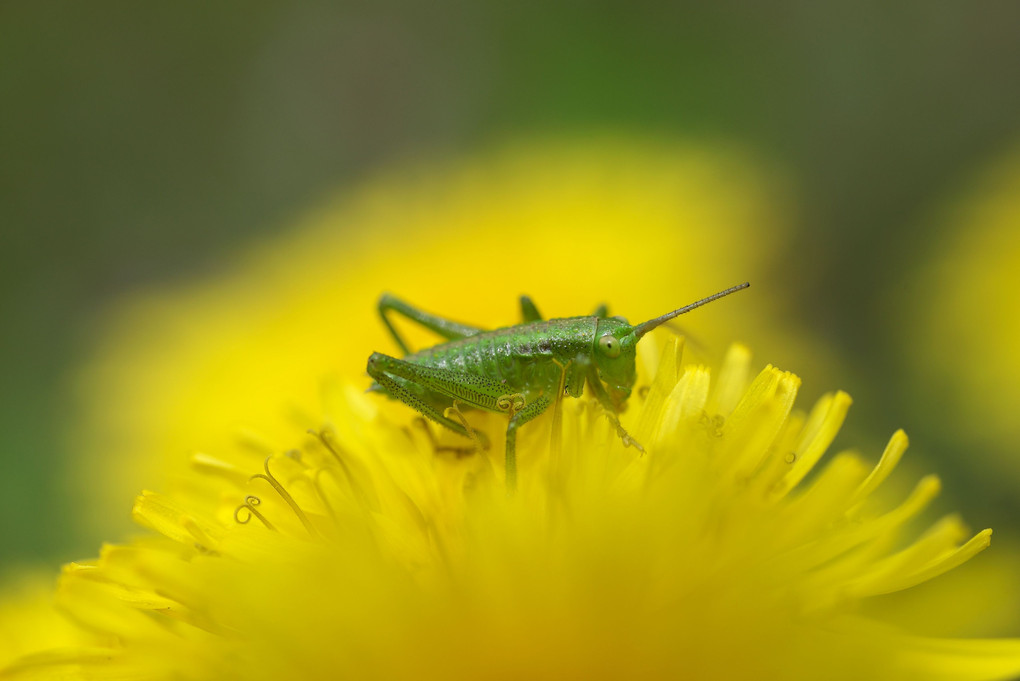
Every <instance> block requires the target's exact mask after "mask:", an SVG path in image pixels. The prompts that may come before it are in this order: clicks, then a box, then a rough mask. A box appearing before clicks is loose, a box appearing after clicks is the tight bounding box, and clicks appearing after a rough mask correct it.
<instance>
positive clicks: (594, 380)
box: [588, 368, 645, 454]
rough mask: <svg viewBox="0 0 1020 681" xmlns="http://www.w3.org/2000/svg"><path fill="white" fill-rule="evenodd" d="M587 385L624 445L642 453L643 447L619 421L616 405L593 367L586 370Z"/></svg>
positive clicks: (643, 451)
mask: <svg viewBox="0 0 1020 681" xmlns="http://www.w3.org/2000/svg"><path fill="white" fill-rule="evenodd" d="M588 386H589V387H590V388H591V391H592V392H593V393H595V399H597V400H598V402H599V404H600V405H601V406H602V409H603V411H605V414H606V417H607V418H608V419H609V422H610V423H612V424H613V427H614V428H616V434H617V435H619V436H620V439H621V440H622V441H623V446H624V447H634V448H635V449H637V450H638V451H639V452H641V453H642V454H644V453H645V448H644V447H642V446H641V443H640V442H638V441H637V440H635V439H634V438H632V437H631V436H630V434H629V433H628V432H627V430H626V429H625V428H624V427H623V424H621V423H620V417H619V416H617V415H616V405H614V404H613V400H612V399H611V398H610V397H609V393H607V392H606V388H605V386H604V385H602V381H601V379H599V375H598V371H597V370H595V369H594V368H592V369H589V372H588Z"/></svg>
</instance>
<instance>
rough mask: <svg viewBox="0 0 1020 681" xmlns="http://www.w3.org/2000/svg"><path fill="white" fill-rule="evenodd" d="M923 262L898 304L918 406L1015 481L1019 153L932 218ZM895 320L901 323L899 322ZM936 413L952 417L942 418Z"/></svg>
mask: <svg viewBox="0 0 1020 681" xmlns="http://www.w3.org/2000/svg"><path fill="white" fill-rule="evenodd" d="M937 220H938V222H939V227H940V231H939V232H938V233H936V235H935V237H934V238H933V239H932V242H931V243H930V244H927V245H926V246H925V250H926V251H927V252H928V253H930V257H928V258H926V259H925V261H924V267H923V268H922V270H921V271H919V272H916V273H913V275H912V278H911V279H910V280H909V281H908V282H907V285H906V286H904V290H905V291H906V292H907V295H908V296H909V298H904V299H901V300H900V301H899V302H900V303H901V304H902V306H903V308H904V310H905V316H906V317H907V319H908V320H909V322H910V323H908V324H905V325H904V327H905V328H906V329H909V331H908V332H907V333H905V334H902V338H903V343H902V347H903V348H904V353H903V355H904V358H905V359H906V360H907V362H908V366H911V367H913V369H914V370H915V371H916V372H917V376H918V380H917V381H916V383H917V385H918V386H919V387H920V388H921V390H922V391H923V392H922V394H919V395H918V396H917V397H918V402H919V404H920V406H921V408H922V409H924V410H925V411H926V412H928V413H930V414H932V415H936V419H935V420H934V422H935V425H942V426H943V431H944V432H945V433H946V434H947V436H948V437H950V438H953V439H954V440H956V441H958V442H966V443H968V446H969V447H975V448H977V449H979V450H980V451H985V452H997V453H998V454H999V456H998V457H996V458H991V459H989V463H992V464H993V465H998V466H1000V467H1001V470H1005V471H1008V472H1010V473H1012V474H1013V476H1014V479H1016V478H1017V477H1020V457H1018V456H1017V455H1016V454H1017V450H1018V448H1020V418H1017V408H1018V405H1020V353H1018V352H1017V347H1018V345H1020V315H1018V314H1017V311H1018V310H1020V286H1018V285H1017V272H1018V271H1020V150H1014V151H1012V152H1011V153H1010V154H1008V155H1007V156H1006V157H1005V158H1003V159H1001V160H1000V161H999V162H998V163H996V164H995V165H994V166H993V167H991V168H988V169H986V170H985V171H983V172H982V173H980V174H979V175H978V176H977V177H975V178H974V180H973V181H972V182H971V184H970V186H969V187H968V189H967V190H965V191H964V192H961V195H960V196H958V197H957V199H956V200H955V201H954V202H953V203H951V204H949V205H948V206H947V207H944V208H943V210H942V212H941V214H939V216H938V218H937ZM900 319H902V318H901V317H900ZM945 413H951V414H953V415H954V416H953V418H952V419H951V420H946V419H942V418H941V415H942V414H945Z"/></svg>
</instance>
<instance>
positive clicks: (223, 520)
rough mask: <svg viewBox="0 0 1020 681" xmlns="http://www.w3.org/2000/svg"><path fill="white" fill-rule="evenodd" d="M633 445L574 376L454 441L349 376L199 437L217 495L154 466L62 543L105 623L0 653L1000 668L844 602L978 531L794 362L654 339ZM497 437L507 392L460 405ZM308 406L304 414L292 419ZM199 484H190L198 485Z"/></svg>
mask: <svg viewBox="0 0 1020 681" xmlns="http://www.w3.org/2000/svg"><path fill="white" fill-rule="evenodd" d="M643 345H644V347H642V351H641V357H640V359H641V362H642V365H643V366H644V372H643V374H642V375H644V376H648V377H651V378H649V379H644V380H643V381H642V385H641V386H640V388H639V390H637V391H636V395H635V397H634V398H633V400H632V401H633V404H632V405H631V408H630V409H629V410H628V411H627V412H626V413H625V414H624V423H625V425H626V427H627V428H628V430H629V431H630V432H631V434H632V435H633V436H634V437H635V439H637V440H638V441H639V442H641V443H642V444H643V445H644V446H645V449H646V453H645V454H644V455H641V454H640V453H639V452H638V451H636V450H635V449H634V448H628V447H625V446H624V445H623V443H622V442H621V440H620V438H619V437H618V436H617V433H616V431H615V428H613V427H612V426H611V425H610V424H609V422H608V420H607V419H606V417H605V415H604V414H603V413H602V412H601V411H600V408H599V407H598V406H597V405H596V404H595V403H593V402H591V401H589V400H587V399H580V400H571V399H566V400H564V401H563V402H562V403H561V404H559V405H558V406H557V407H556V409H555V410H554V413H551V414H548V415H547V417H543V418H542V419H540V420H538V421H536V422H534V423H532V424H529V425H528V426H527V427H526V428H525V429H523V430H522V432H521V436H520V439H519V441H518V453H519V460H520V472H519V486H520V487H519V491H518V493H517V494H516V495H515V496H512V497H508V496H507V495H506V491H505V487H504V484H503V480H502V470H501V468H500V466H499V464H498V462H499V460H500V456H499V455H500V452H498V451H495V450H497V449H498V447H494V451H491V452H488V453H487V454H473V455H467V456H462V455H458V454H457V453H454V452H447V451H445V450H444V449H443V447H444V446H445V445H446V444H449V442H448V441H446V440H445V439H444V438H443V437H442V436H440V437H439V440H438V449H437V444H436V443H435V442H434V441H433V437H434V435H435V434H432V433H430V432H429V431H427V430H426V429H425V428H423V427H422V426H421V425H420V424H418V423H417V422H415V421H414V420H413V418H412V415H411V414H409V413H408V411H407V410H406V409H403V408H402V407H401V406H400V405H392V404H389V403H387V402H385V401H384V400H383V398H381V397H380V396H379V395H372V394H365V393H364V392H363V387H364V386H363V385H352V384H349V383H346V382H344V381H338V382H334V383H331V384H329V385H327V386H326V388H325V389H324V391H323V394H324V400H323V410H322V415H321V416H320V417H318V418H317V419H316V420H315V421H312V422H309V421H307V420H305V417H300V416H298V417H295V418H294V421H295V424H294V427H293V430H292V434H291V436H290V437H289V438H287V439H286V440H285V441H278V442H277V441H271V440H267V439H259V438H257V437H255V436H251V437H249V438H247V440H246V441H245V443H244V445H243V446H241V447H238V448H236V449H229V450H224V451H222V452H211V453H206V454H200V455H196V456H195V457H193V459H192V466H193V468H194V472H193V473H192V475H193V476H194V477H202V478H206V479H207V480H210V481H213V480H214V481H216V482H215V485H213V486H212V487H214V488H215V489H216V490H217V494H216V495H215V498H213V499H209V498H207V497H202V496H201V495H204V494H206V492H204V491H203V492H197V491H196V492H194V493H191V494H187V493H180V494H179V495H175V496H165V495H161V494H156V493H151V492H147V493H144V494H142V495H141V496H140V497H139V498H138V499H137V501H136V504H135V507H134V515H135V518H136V520H137V521H139V522H140V523H142V524H144V525H146V526H148V527H150V528H151V529H152V530H153V531H154V532H152V533H151V534H150V535H147V536H145V537H143V538H141V539H139V540H137V541H135V542H133V543H130V544H126V545H120V546H107V547H104V549H103V551H102V552H101V555H100V557H99V558H98V559H97V560H95V561H93V562H88V563H79V564H72V565H70V566H68V567H67V568H66V569H65V573H64V576H63V579H62V583H61V587H60V591H59V599H60V602H61V604H62V606H63V607H64V608H65V609H66V611H67V612H68V613H69V614H70V616H71V617H72V618H73V619H74V620H75V621H77V622H78V623H79V624H80V626H82V627H83V628H85V629H87V630H88V631H90V632H92V633H93V634H94V635H97V636H99V638H100V640H101V641H104V642H103V643H99V644H95V645H90V646H88V647H81V648H79V649H77V650H75V649H65V650H62V651H58V652H54V653H49V654H45V655H42V656H39V657H35V658H27V659H24V660H22V661H20V662H18V663H16V664H15V665H14V666H12V667H10V668H8V669H7V670H6V671H5V672H3V673H0V678H19V679H20V678H88V679H103V678H111V679H112V678H146V679H234V678H236V679H245V680H246V681H252V680H254V679H279V678H301V679H317V678H322V679H333V678H378V679H403V678H408V679H411V678H413V679H461V678H497V679H500V678H505V679H521V678H549V679H562V678H584V679H620V678H696V679H749V678H750V679H819V678H826V679H861V678H875V679H915V678H926V679H941V678H945V679H974V680H978V679H999V678H1008V677H1009V676H1011V675H1013V674H1016V673H1018V672H1020V641H1012V640H1000V641H992V640H975V641H968V640H939V639H929V638H920V637H916V636H912V635H910V634H909V633H906V632H902V631H899V630H897V629H895V628H893V627H891V626H889V625H886V624H882V623H881V622H877V621H873V620H869V619H867V618H864V617H862V616H861V615H860V614H859V610H860V607H861V605H862V604H863V603H864V602H865V601H867V600H869V599H871V598H873V597H875V596H878V595H881V594H885V593H890V592H894V591H897V590H902V589H907V588H909V587H911V586H913V585H916V584H919V583H921V582H924V581H926V580H930V579H932V578H934V577H937V576H938V575H940V574H942V573H944V572H946V571H948V570H951V569H952V568H954V567H955V566H957V565H959V564H960V563H962V562H964V561H966V560H968V559H969V558H970V557H972V556H973V555H974V554H976V553H977V552H978V551H980V550H981V549H983V548H984V547H985V546H987V545H988V541H989V535H990V531H988V530H985V531H983V532H979V533H977V534H974V535H971V534H970V533H969V532H968V531H967V530H966V529H965V528H964V527H963V525H962V524H961V522H960V521H959V519H958V518H956V517H955V516H948V517H946V518H943V519H941V520H938V521H936V522H935V523H934V524H932V525H931V526H930V527H929V528H928V529H927V530H926V531H923V532H921V533H920V534H919V535H917V534H915V533H913V532H910V531H907V529H906V527H907V523H908V522H909V521H911V520H912V519H915V518H917V516H918V514H919V513H920V512H921V511H922V510H923V509H924V508H925V506H926V505H927V504H928V502H930V501H931V499H932V498H933V497H934V496H935V494H936V493H937V491H938V487H939V485H938V481H937V480H936V479H935V478H932V477H928V478H924V479H922V480H921V481H920V482H919V483H918V484H917V485H916V487H915V488H914V491H913V492H911V493H909V494H907V495H906V497H905V498H902V499H899V500H895V501H894V502H892V503H885V502H883V501H881V500H880V498H881V497H882V494H881V490H882V488H883V483H885V482H886V480H887V478H888V476H889V475H890V473H891V472H892V471H893V469H894V468H895V466H896V464H897V462H898V461H899V459H900V457H901V456H902V454H903V452H904V450H905V449H906V446H907V440H906V437H905V436H904V435H903V433H902V432H898V433H896V434H895V435H894V436H893V437H892V438H891V440H890V441H889V444H888V446H887V447H886V449H885V451H884V453H882V455H881V457H880V459H879V460H878V462H877V464H875V465H870V464H866V463H865V462H864V460H863V459H862V458H861V457H860V456H858V455H857V454H854V453H852V452H841V453H837V454H835V455H829V456H826V452H827V450H828V449H829V448H830V445H831V444H832V442H833V440H834V438H835V437H836V435H837V433H838V431H839V429H840V426H841V424H842V422H843V419H844V417H845V415H846V413H847V410H848V408H849V406H850V399H849V397H847V395H845V394H844V393H840V392H837V393H833V394H829V395H826V396H824V397H823V398H822V399H820V400H819V401H818V402H817V403H816V404H815V405H814V406H813V407H812V408H811V409H810V410H809V411H808V412H806V413H802V412H800V411H798V410H797V409H796V408H795V406H794V401H795V398H796V396H797V392H798V389H799V387H800V381H799V379H798V378H797V377H796V376H795V375H793V374H791V373H788V372H785V371H781V370H779V369H776V368H774V367H772V366H768V367H766V368H765V369H764V370H762V371H761V372H759V373H758V374H757V375H756V376H753V375H752V372H751V370H750V367H751V362H750V355H749V352H748V351H747V350H746V349H745V348H743V347H741V346H734V347H733V348H731V350H730V352H729V353H728V355H727V357H726V359H725V361H724V362H723V364H722V366H721V368H720V369H719V371H718V372H717V373H716V374H714V375H713V373H712V372H711V371H710V370H709V369H708V368H706V367H704V366H701V365H699V364H694V363H685V362H684V361H683V357H682V352H681V345H680V344H678V343H675V342H673V343H667V344H666V345H665V346H664V347H663V348H662V349H661V352H659V351H658V350H657V349H656V348H654V347H653V346H652V345H651V344H650V343H649V344H643ZM470 419H471V421H472V424H473V425H474V426H476V427H478V428H481V429H483V430H486V431H487V432H488V434H489V435H490V436H491V439H492V440H493V442H496V443H498V442H500V441H501V440H500V434H501V430H502V429H504V428H505V419H503V418H500V417H498V416H495V415H491V416H484V415H478V414H471V415H470ZM309 426H311V427H312V430H311V432H307V431H306V429H307V428H308V427H309ZM196 489H197V488H196Z"/></svg>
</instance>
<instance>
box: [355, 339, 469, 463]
mask: <svg viewBox="0 0 1020 681" xmlns="http://www.w3.org/2000/svg"><path fill="white" fill-rule="evenodd" d="M393 362H399V360H396V359H394V358H393V357H389V356H388V355H383V354H381V353H373V355H372V356H371V357H370V358H369V361H368V367H367V369H368V375H369V376H371V377H372V378H373V379H374V380H375V382H376V383H378V384H379V386H380V388H381V389H382V390H383V391H385V392H386V394H388V395H389V396H390V397H393V398H395V399H398V400H400V401H401V402H403V403H404V404H406V405H407V406H409V407H411V408H412V409H414V410H415V411H417V412H418V413H419V414H421V415H422V416H424V417H425V418H427V419H429V420H431V421H433V422H435V423H438V424H439V425H441V426H443V427H444V428H449V429H450V430H452V431H453V432H455V433H457V434H458V435H463V436H464V437H466V438H468V439H469V440H471V441H472V443H474V444H475V445H476V446H477V447H480V448H481V449H488V446H489V441H488V438H487V437H486V436H485V434H484V433H481V432H479V431H476V430H474V429H471V428H469V427H468V426H467V422H466V421H465V420H463V419H464V415H463V414H462V413H461V412H460V410H459V409H457V410H456V413H457V414H459V415H460V418H461V421H456V420H454V419H451V418H449V417H448V416H447V415H446V413H444V412H446V411H449V410H444V409H443V407H441V406H437V405H435V404H433V401H430V400H428V399H426V398H425V397H424V396H422V395H420V394H418V393H416V392H415V391H414V390H412V389H411V388H410V387H408V385H407V384H406V383H405V381H403V380H401V379H399V378H396V377H394V376H392V375H391V374H390V373H389V372H388V371H387V365H389V364H390V363H393ZM429 435H430V439H432V440H433V442H435V439H434V438H431V431H430V432H429ZM472 449H473V448H472Z"/></svg>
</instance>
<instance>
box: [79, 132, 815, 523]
mask: <svg viewBox="0 0 1020 681" xmlns="http://www.w3.org/2000/svg"><path fill="white" fill-rule="evenodd" d="M783 189H784V188H783V186H782V183H781V182H779V181H777V180H776V179H774V178H773V177H771V176H766V175H765V174H764V173H763V172H762V171H760V170H759V169H758V168H756V167H755V165H753V164H752V163H750V162H749V161H748V159H747V158H746V157H745V156H744V155H743V154H741V153H739V152H737V151H735V150H727V149H725V148H722V149H720V148H711V149H709V148H704V147H692V146H689V145H688V146H685V145H682V144H678V143H676V142H671V141H666V140H662V139H655V138H650V139H632V138H615V137H598V136H596V137H594V138H586V139H577V140H574V141H562V140H556V141H553V140H535V141H531V142H528V143H521V142H518V143H516V144H513V145H510V146H506V147H504V148H502V149H500V150H496V151H493V152H491V153H486V154H483V155H480V156H479V157H477V158H472V159H468V160H461V161H457V162H446V163H430V164H427V165H426V164H422V165H416V166H411V167H405V168H403V169H402V170H401V169H398V170H394V171H391V172H390V173H388V174H385V175H383V176H380V177H378V178H376V179H375V180H373V181H371V182H368V183H366V184H365V185H363V186H360V187H356V188H354V189H352V190H350V192H349V193H348V194H347V195H346V197H345V198H343V199H342V200H339V201H337V202H335V203H333V204H331V205H328V206H326V207H324V208H323V209H322V210H320V211H318V212H315V213H314V214H312V215H310V216H308V218H307V219H306V220H304V221H303V224H302V225H300V229H298V230H297V231H296V232H295V233H293V234H288V235H285V236H284V237H282V238H280V239H278V240H273V241H269V242H266V243H264V244H262V245H261V246H260V247H258V248H255V249H254V250H253V251H252V252H250V253H248V254H247V255H245V256H244V257H242V258H239V260H238V262H236V263H232V264H231V267H229V268H226V269H225V271H223V272H221V273H220V274H218V275H217V276H215V277H213V278H211V279H210V280H208V281H200V282H197V283H194V284H192V285H189V286H187V287H179V288H172V289H169V290H167V291H166V292H162V293H155V294H151V293H150V294H142V295H139V296H138V297H137V298H136V299H135V300H133V301H129V302H128V303H127V304H125V305H124V306H123V307H122V308H121V309H120V310H119V311H118V313H117V314H116V315H115V316H114V318H113V319H112V323H111V324H110V325H109V329H108V332H107V333H106V334H105V336H104V338H102V339H101V342H100V344H99V345H98V351H97V353H96V355H95V357H94V358H93V360H92V361H91V362H90V363H89V364H88V366H87V368H86V369H85V370H84V371H83V372H82V373H81V375H80V376H79V380H78V381H77V388H78V390H77V391H78V396H79V397H78V400H77V402H78V407H79V408H78V413H77V414H76V417H75V418H73V419H72V420H71V422H72V430H71V433H70V447H69V449H70V451H74V452H76V453H77V456H78V458H77V467H76V468H75V469H74V470H73V472H72V475H71V483H70V484H71V485H72V486H73V487H74V489H75V491H76V493H77V495H78V496H79V497H80V496H82V495H84V496H85V497H86V498H85V499H83V502H82V503H81V508H82V517H81V518H80V520H81V521H83V522H87V523H89V524H90V530H91V532H92V533H93V534H94V535H95V536H97V537H102V536H110V530H111V527H112V523H113V522H114V521H113V520H112V519H120V518H122V517H123V516H124V514H123V500H124V499H128V498H131V497H132V496H133V495H134V494H135V493H137V490H139V489H141V488H142V487H143V486H150V487H155V488H157V489H160V490H164V491H165V490H166V489H168V488H169V487H172V486H173V485H174V484H176V483H177V482H181V483H182V484H185V485H194V484H195V482H194V480H193V479H192V478H189V477H187V474H186V473H187V472H186V470H185V468H184V466H183V464H182V462H183V461H184V459H185V457H184V456H182V455H184V454H187V453H189V452H191V451H194V450H196V449H197V450H200V451H224V450H225V449H228V448H229V447H230V446H231V445H232V444H233V441H234V439H235V438H236V433H237V432H238V430H244V429H250V428H252V427H257V429H258V430H259V431H260V432H262V433H269V434H274V435H275V434H280V433H282V432H286V431H285V428H286V427H288V426H289V425H290V423H289V422H288V421H287V419H286V418H285V416H286V414H287V410H285V409H281V408H280V405H279V404H277V402H276V400H277V399H289V400H292V403H291V404H292V407H293V409H292V410H301V409H305V410H308V409H309V408H310V407H314V405H316V404H317V403H318V396H317V395H316V386H317V385H318V383H319V380H320V379H321V377H322V376H323V375H324V374H327V373H332V374H333V375H337V376H345V377H349V378H354V377H362V376H364V372H365V360H366V359H367V357H368V356H369V355H370V354H371V353H372V352H373V351H375V350H379V351H383V352H385V351H393V347H394V346H393V343H392V340H391V339H390V338H388V337H387V336H386V335H385V332H384V330H383V327H382V325H381V324H380V323H379V319H378V315H377V313H376V310H375V307H374V303H375V300H376V299H377V298H378V296H379V295H380V294H381V293H382V292H383V291H391V292H393V293H395V294H397V295H399V296H401V297H403V298H405V299H407V300H409V301H410V302H413V303H415V304H416V305H419V306H421V307H423V308H424V309H427V310H430V311H433V312H437V313H441V314H443V315H444V316H448V317H451V318H454V319H460V320H462V321H465V322H469V323H471V324H475V325H478V326H482V327H489V328H493V327H497V326H503V325H506V324H508V323H512V321H513V320H515V319H516V318H517V296H519V295H520V294H523V293H527V294H530V295H531V296H533V297H534V298H535V300H536V302H537V303H538V305H539V306H540V307H541V309H542V312H543V313H544V314H546V316H550V317H555V316H571V315H577V314H583V313H586V312H588V311H589V310H592V309H594V307H595V306H596V305H597V304H599V303H603V302H606V303H609V304H610V305H611V306H612V308H611V312H612V313H613V314H623V315H625V316H627V317H628V318H630V319H632V320H636V319H649V318H651V317H653V316H656V315H659V314H662V313H664V312H666V311H668V310H672V309H675V308H676V307H678V306H679V305H681V304H684V303H686V302H690V301H691V300H693V299H694V298H695V297H696V296H698V295H703V294H704V292H705V291H712V290H720V289H722V288H725V287H726V286H729V285H731V284H733V283H735V282H739V281H744V280H747V279H751V280H752V281H754V283H755V285H756V287H757V288H756V289H755V290H758V291H762V293H761V294H757V295H755V296H754V297H753V298H750V297H748V298H745V299H744V300H735V301H733V303H732V304H727V305H726V306H722V307H720V308H719V309H718V310H716V311H715V312H713V314H711V315H701V316H699V317H697V318H694V317H691V318H689V319H685V320H684V321H683V327H684V328H685V329H687V330H689V331H690V332H691V335H692V336H693V337H695V338H697V339H698V340H699V341H701V345H702V346H707V347H722V346H724V345H725V343H726V342H728V341H729V340H730V339H732V338H742V339H744V340H752V339H753V341H754V343H755V346H756V347H758V348H760V349H761V351H762V352H766V353H768V356H769V357H770V358H772V359H773V360H774V361H777V362H786V363H792V362H793V361H794V359H795V358H796V360H797V361H798V362H799V366H802V367H804V366H812V365H813V361H812V359H811V358H814V357H817V356H818V354H819V353H818V350H817V348H815V349H811V350H810V351H809V350H808V349H807V348H806V346H805V343H804V341H803V340H802V338H803V337H804V336H805V335H806V334H803V333H798V332H797V330H796V329H795V328H793V325H792V324H791V323H789V322H788V320H785V319H784V316H783V310H782V308H781V305H782V301H783V300H784V296H782V295H775V294H766V293H765V292H767V291H773V292H774V291H778V290H781V289H782V286H780V285H778V284H777V283H776V279H775V276H776V275H775V272H774V271H772V270H771V269H770V265H771V264H772V263H773V262H774V260H775V259H776V258H775V256H776V254H777V253H778V252H780V251H781V250H782V249H783V248H784V243H785V229H784V228H783V225H784V224H785V223H786V220H785V218H784V213H785V201H784V199H783V198H782V196H783V194H784V192H783ZM777 269H778V268H777ZM776 319H780V320H783V321H782V323H778V324H777V323H775V321H774V320H776ZM412 336H413V338H415V340H417V339H420V338H422V337H421V336H414V335H413V331H412ZM691 345H692V349H694V348H693V344H691ZM715 359H716V360H718V358H715ZM283 396H286V397H285V398H284V397H283ZM224 426H228V427H224ZM97 528H99V529H98V531H97ZM125 529H126V528H125Z"/></svg>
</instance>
